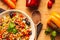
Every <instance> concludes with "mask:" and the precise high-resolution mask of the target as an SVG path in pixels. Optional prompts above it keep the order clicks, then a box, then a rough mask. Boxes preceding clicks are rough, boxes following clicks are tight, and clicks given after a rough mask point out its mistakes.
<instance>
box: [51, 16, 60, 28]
mask: <svg viewBox="0 0 60 40" xmlns="http://www.w3.org/2000/svg"><path fill="white" fill-rule="evenodd" d="M51 21H52V22H54V23H55V24H56V25H57V27H59V28H60V22H59V21H60V20H58V19H57V18H56V17H54V16H51Z"/></svg>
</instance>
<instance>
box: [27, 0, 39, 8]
mask: <svg viewBox="0 0 60 40" xmlns="http://www.w3.org/2000/svg"><path fill="white" fill-rule="evenodd" d="M38 5H39V0H26V7H37V6H38Z"/></svg>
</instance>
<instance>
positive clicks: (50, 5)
mask: <svg viewBox="0 0 60 40" xmlns="http://www.w3.org/2000/svg"><path fill="white" fill-rule="evenodd" d="M52 4H53V3H52V1H49V2H48V8H49V9H50V8H52Z"/></svg>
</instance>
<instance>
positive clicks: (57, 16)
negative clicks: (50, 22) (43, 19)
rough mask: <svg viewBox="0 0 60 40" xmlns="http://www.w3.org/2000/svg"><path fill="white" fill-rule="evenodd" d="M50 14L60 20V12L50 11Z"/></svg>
mask: <svg viewBox="0 0 60 40" xmlns="http://www.w3.org/2000/svg"><path fill="white" fill-rule="evenodd" d="M51 15H52V16H55V17H56V18H58V19H59V20H60V14H58V13H57V12H52V14H51Z"/></svg>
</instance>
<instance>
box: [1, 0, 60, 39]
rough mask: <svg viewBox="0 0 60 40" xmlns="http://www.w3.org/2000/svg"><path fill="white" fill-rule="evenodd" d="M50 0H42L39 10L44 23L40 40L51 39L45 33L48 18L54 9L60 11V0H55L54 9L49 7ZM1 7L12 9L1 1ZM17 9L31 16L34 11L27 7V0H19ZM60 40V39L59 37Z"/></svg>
mask: <svg viewBox="0 0 60 40" xmlns="http://www.w3.org/2000/svg"><path fill="white" fill-rule="evenodd" d="M48 1H49V0H41V1H40V5H39V8H38V10H39V11H40V13H41V16H42V17H41V22H42V23H43V28H42V31H41V33H40V35H39V37H38V40H51V39H50V37H49V36H48V35H45V29H46V28H47V25H46V24H47V20H48V17H49V15H50V13H51V12H52V11H56V12H59V13H60V0H55V3H54V4H53V6H52V9H50V10H49V9H48V8H47V2H48ZM0 8H3V9H6V10H10V9H9V7H7V6H6V5H5V4H4V3H2V2H1V1H0ZM16 9H18V10H22V11H24V12H26V13H27V14H28V15H29V16H30V17H31V16H32V14H31V13H32V11H31V10H29V9H28V8H27V7H26V0H18V1H17V4H16ZM59 40H60V39H59Z"/></svg>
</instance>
